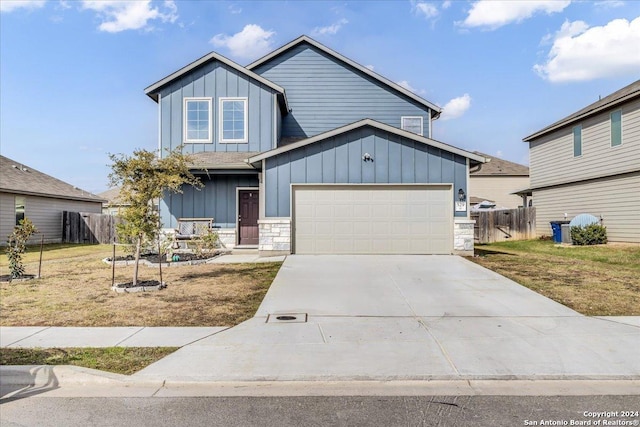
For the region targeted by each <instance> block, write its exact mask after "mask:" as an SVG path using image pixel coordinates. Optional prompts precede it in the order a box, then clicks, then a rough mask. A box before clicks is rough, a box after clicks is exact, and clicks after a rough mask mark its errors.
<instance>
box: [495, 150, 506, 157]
mask: <svg viewBox="0 0 640 427" xmlns="http://www.w3.org/2000/svg"><path fill="white" fill-rule="evenodd" d="M503 155H504V153H503V152H502V150H498V151H496V157H499V158H502V156H503Z"/></svg>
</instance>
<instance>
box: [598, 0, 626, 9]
mask: <svg viewBox="0 0 640 427" xmlns="http://www.w3.org/2000/svg"><path fill="white" fill-rule="evenodd" d="M593 5H594V6H596V7H599V8H602V9H613V8H616V7H622V6H624V2H623V1H622V0H605V1H597V2H595V3H593Z"/></svg>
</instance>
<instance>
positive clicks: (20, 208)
mask: <svg viewBox="0 0 640 427" xmlns="http://www.w3.org/2000/svg"><path fill="white" fill-rule="evenodd" d="M24 205H25V199H24V197H16V203H15V212H16V225H20V221H22V220H23V219H24Z"/></svg>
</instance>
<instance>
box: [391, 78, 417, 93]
mask: <svg viewBox="0 0 640 427" xmlns="http://www.w3.org/2000/svg"><path fill="white" fill-rule="evenodd" d="M396 84H397V85H398V86H400V87H403V88H405V89H406V90H409V91H411V92H413V93H416V92H417V90H416V89H415V88H414V87H413V86H411V85H410V84H409V82H408V81H406V80H401V81H399V82H396Z"/></svg>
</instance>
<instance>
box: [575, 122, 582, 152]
mask: <svg viewBox="0 0 640 427" xmlns="http://www.w3.org/2000/svg"><path fill="white" fill-rule="evenodd" d="M578 156H582V126H580V125H578V126H575V127H574V128H573V157H578Z"/></svg>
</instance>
